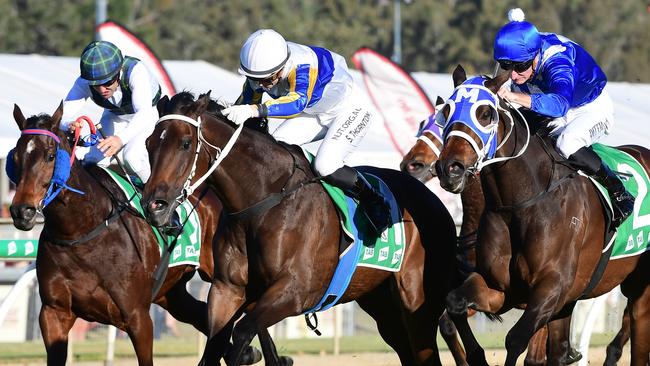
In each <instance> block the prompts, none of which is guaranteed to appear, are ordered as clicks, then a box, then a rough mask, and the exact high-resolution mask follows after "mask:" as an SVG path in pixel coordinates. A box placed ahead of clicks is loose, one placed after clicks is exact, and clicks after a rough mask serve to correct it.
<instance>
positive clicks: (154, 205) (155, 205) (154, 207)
mask: <svg viewBox="0 0 650 366" xmlns="http://www.w3.org/2000/svg"><path fill="white" fill-rule="evenodd" d="M167 206H169V204H168V203H167V201H165V200H154V201H152V202H151V203H150V204H149V210H150V211H151V212H159V211H162V210H164V209H165V208H166V207H167Z"/></svg>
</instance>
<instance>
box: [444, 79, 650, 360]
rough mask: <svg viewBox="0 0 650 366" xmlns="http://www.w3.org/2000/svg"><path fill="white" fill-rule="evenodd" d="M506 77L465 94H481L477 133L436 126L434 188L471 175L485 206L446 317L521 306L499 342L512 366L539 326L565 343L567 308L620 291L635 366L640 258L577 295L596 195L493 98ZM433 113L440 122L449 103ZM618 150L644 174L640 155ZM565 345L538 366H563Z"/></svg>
mask: <svg viewBox="0 0 650 366" xmlns="http://www.w3.org/2000/svg"><path fill="white" fill-rule="evenodd" d="M453 79H454V85H455V86H456V87H457V90H459V89H458V87H459V85H461V84H462V83H463V82H464V81H465V80H466V76H465V72H464V70H462V68H461V67H458V68H457V69H456V70H455V71H454V74H453ZM507 79H508V74H507V73H504V74H502V75H499V76H497V77H496V78H494V79H490V78H488V77H485V78H484V81H483V82H482V86H480V85H479V86H472V88H478V89H480V93H487V94H489V97H488V98H487V100H488V102H486V103H484V104H481V105H478V107H477V108H475V109H472V111H473V112H474V113H475V116H474V118H475V119H476V121H477V123H478V124H480V126H479V127H475V129H473V128H471V127H470V125H471V122H472V121H464V120H463V121H461V122H462V123H457V121H451V123H448V124H447V126H446V127H445V131H444V134H445V137H446V140H445V144H444V148H443V150H442V152H441V155H440V157H439V160H438V162H437V163H436V172H437V173H438V177H439V178H440V182H441V185H442V186H443V188H445V189H446V190H448V191H450V192H454V193H458V192H462V191H463V189H464V188H465V187H466V184H467V177H468V176H469V175H471V174H475V173H476V172H477V171H479V170H480V173H481V174H480V178H481V183H482V187H483V192H484V195H485V200H486V208H485V212H484V214H483V216H482V217H481V222H480V225H479V232H478V245H477V251H478V254H477V259H478V261H477V273H473V274H472V275H470V276H469V277H468V279H467V280H466V281H465V282H464V283H463V285H462V286H461V287H459V288H458V289H456V290H454V291H452V292H451V293H450V295H449V297H448V300H447V302H448V304H447V309H448V311H450V312H451V313H454V314H462V313H463V312H464V311H466V309H467V308H468V306H469V307H472V308H474V309H477V310H479V311H485V312H491V313H499V312H502V311H504V310H506V309H509V308H512V307H513V306H517V305H520V304H527V305H526V309H525V311H524V313H523V315H522V317H521V318H520V319H519V320H518V321H517V323H516V324H515V325H514V327H513V328H512V329H511V330H510V331H509V333H508V335H507V337H506V349H507V351H508V353H507V358H506V362H505V364H506V365H515V362H516V360H517V358H518V357H519V355H521V353H523V352H524V350H525V349H526V344H527V343H528V341H529V340H530V338H531V337H532V335H533V334H534V333H535V332H536V331H537V330H539V329H541V328H542V327H543V326H544V325H546V324H547V325H548V331H549V338H551V339H568V338H569V321H568V320H569V319H570V315H571V311H572V309H573V306H574V304H575V301H576V300H578V299H580V298H583V297H584V298H591V297H595V296H599V295H601V294H603V293H606V292H608V291H610V290H611V289H612V288H613V287H615V286H617V285H618V284H620V285H621V290H622V291H623V294H625V295H626V296H627V297H628V306H629V307H630V311H629V313H630V323H631V328H630V329H631V340H632V341H631V345H632V347H631V348H632V358H631V359H632V364H633V365H645V364H647V363H648V361H649V360H648V355H649V353H650V253H649V252H645V253H644V254H641V255H637V256H633V257H626V258H622V259H616V260H612V261H609V262H608V263H607V266H606V267H605V271H604V273H603V275H602V277H601V279H600V281H599V282H598V283H597V284H596V286H595V287H593V288H591V290H590V291H589V292H588V293H586V294H583V292H585V290H586V289H587V286H588V284H589V282H590V280H591V277H592V274H593V273H594V271H595V268H596V265H597V263H598V261H599V259H600V256H601V251H602V249H603V248H604V237H605V229H606V228H605V225H606V221H605V215H604V213H603V208H602V205H601V203H600V201H599V198H598V197H597V194H598V193H597V192H596V189H595V188H594V187H593V185H592V183H590V182H589V181H588V180H587V179H586V178H583V177H574V178H569V177H570V175H572V174H573V173H574V172H573V170H572V169H571V168H570V167H568V166H566V165H563V164H560V160H561V159H559V158H558V156H557V154H556V153H554V152H553V150H554V149H553V147H552V146H553V145H552V141H550V140H549V139H548V138H547V137H544V136H542V135H541V134H539V133H536V134H532V135H531V133H530V128H529V126H528V124H527V122H526V121H525V120H524V119H523V118H521V116H520V115H519V114H518V113H517V111H516V110H515V109H514V108H512V107H511V106H510V105H507V104H506V103H505V102H504V101H502V100H499V99H498V97H497V96H496V94H495V93H496V91H497V90H498V89H499V87H501V85H502V84H503V83H504V82H505V81H506V80H507ZM475 81H476V79H472V83H473V84H475ZM461 94H462V95H464V96H465V97H467V96H468V95H470V94H471V93H470V94H468V92H467V91H466V90H463V91H462V92H459V93H458V95H461ZM460 98H461V99H462V97H460ZM456 100H459V98H458V97H457V98H456ZM490 100H493V102H490ZM459 108H460V107H459ZM441 113H443V115H444V118H445V119H447V118H449V114H450V107H449V105H446V106H445V107H444V108H443V110H442V111H441ZM470 116H471V115H470ZM476 131H478V132H476ZM486 136H487V137H486ZM486 138H487V139H486ZM484 139H486V140H484ZM490 139H492V140H490ZM486 141H487V142H490V141H494V145H492V146H498V148H497V149H496V151H495V152H494V157H491V156H489V154H485V151H487V150H486V149H487V148H489V147H490V146H491V145H489V144H487V143H486ZM484 144H485V146H487V147H482V146H484ZM621 149H622V150H624V151H625V152H627V153H629V154H630V155H632V156H634V157H635V158H636V159H637V160H639V161H640V162H641V164H642V165H643V166H644V167H645V169H646V171H647V170H648V166H649V164H650V151H649V150H647V149H645V148H643V147H639V146H624V147H621ZM492 151H494V150H492ZM479 152H480V154H479ZM485 156H489V157H488V158H485V159H484V157H485ZM490 159H494V160H490ZM481 168H482V170H481ZM568 347H569V345H568V342H557V343H554V342H549V344H548V350H547V352H548V353H547V354H548V360H547V361H548V363H549V364H551V365H557V364H563V363H564V362H566V356H567V352H568Z"/></svg>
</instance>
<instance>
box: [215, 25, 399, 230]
mask: <svg viewBox="0 0 650 366" xmlns="http://www.w3.org/2000/svg"><path fill="white" fill-rule="evenodd" d="M239 58H240V65H239V73H240V74H241V75H244V76H246V81H245V83H244V88H243V91H242V93H241V95H240V97H239V98H238V99H237V101H236V103H235V105H233V106H230V107H228V108H225V109H224V110H223V114H224V115H225V116H226V117H227V118H228V119H229V120H231V121H232V122H234V123H236V124H241V123H243V122H244V121H246V120H247V119H249V118H254V117H273V118H281V119H284V120H285V121H283V122H282V123H281V124H280V126H279V127H278V128H277V129H276V130H275V131H273V133H272V135H273V137H275V139H276V140H279V141H284V142H286V143H290V144H296V145H303V144H307V143H310V142H314V141H318V140H322V143H321V145H320V147H319V148H318V152H317V153H316V157H315V159H314V162H313V167H314V170H315V171H316V173H317V174H318V175H320V176H322V177H323V179H324V180H325V181H326V182H328V183H330V184H333V185H335V186H337V187H339V188H341V189H343V190H344V191H345V192H346V193H348V194H349V195H350V196H352V197H354V198H356V199H358V200H359V203H360V205H361V207H362V208H363V209H364V211H365V212H366V214H367V216H368V219H369V220H370V223H371V224H372V226H373V227H374V229H375V231H377V232H379V233H381V232H383V231H384V230H385V229H386V228H387V227H388V226H389V224H390V222H389V221H390V220H389V217H390V216H389V208H388V204H387V203H386V200H385V199H384V198H383V197H382V195H381V194H380V193H379V192H378V191H376V190H375V189H374V188H373V187H372V186H371V185H370V184H369V183H368V182H367V181H366V179H365V178H364V177H363V176H362V175H361V174H359V173H358V172H357V171H356V170H355V169H354V168H351V167H349V166H347V165H345V164H344V162H343V160H344V159H345V158H346V157H347V156H348V155H349V154H350V153H351V152H352V151H354V150H355V149H356V148H357V146H359V143H360V142H361V140H362V139H363V137H364V136H365V135H366V132H367V131H368V130H369V129H370V124H371V122H372V120H373V119H372V115H371V113H370V111H369V109H368V107H367V106H366V105H365V104H366V103H365V102H364V100H363V99H362V98H361V96H360V93H359V91H358V90H357V89H356V87H355V85H354V81H353V79H352V75H350V72H349V71H348V66H347V64H346V62H345V59H344V58H343V57H342V56H340V55H338V54H336V53H334V52H332V51H329V50H327V49H325V48H321V47H314V46H305V45H301V44H297V43H293V42H287V41H285V39H284V38H283V37H282V35H280V34H279V33H277V32H276V31H274V30H272V29H260V30H258V31H256V32H255V33H253V34H251V35H250V36H249V37H248V39H247V40H246V42H244V45H243V46H242V49H241V52H240V56H239ZM264 93H266V94H268V95H269V96H270V97H271V99H269V100H267V101H265V102H262V95H263V94H264Z"/></svg>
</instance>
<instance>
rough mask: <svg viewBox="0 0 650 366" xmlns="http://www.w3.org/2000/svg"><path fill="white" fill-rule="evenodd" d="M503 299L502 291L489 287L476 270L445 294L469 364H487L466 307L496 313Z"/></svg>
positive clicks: (448, 309) (448, 308) (449, 312)
mask: <svg viewBox="0 0 650 366" xmlns="http://www.w3.org/2000/svg"><path fill="white" fill-rule="evenodd" d="M504 301H505V295H504V293H503V292H501V291H499V290H495V289H492V288H490V287H489V286H488V285H487V283H486V282H485V279H484V278H483V277H482V276H481V275H480V274H478V273H476V272H474V273H471V274H470V275H469V276H468V277H467V279H466V280H465V281H464V282H463V283H462V284H461V285H460V286H459V287H458V288H456V289H454V290H452V291H451V292H450V293H449V295H447V312H448V314H449V316H450V317H451V319H452V320H453V322H454V325H455V326H456V328H457V329H458V334H459V335H460V338H461V339H462V340H463V345H464V346H465V352H467V362H468V363H469V364H470V365H487V361H486V359H485V351H484V350H483V348H482V347H481V346H480V345H479V344H478V341H477V340H476V338H475V337H474V333H472V329H471V328H470V327H469V323H468V322H467V313H468V307H470V306H471V308H472V309H475V310H478V311H481V312H486V313H496V312H498V311H499V310H500V309H501V308H502V307H503V304H504Z"/></svg>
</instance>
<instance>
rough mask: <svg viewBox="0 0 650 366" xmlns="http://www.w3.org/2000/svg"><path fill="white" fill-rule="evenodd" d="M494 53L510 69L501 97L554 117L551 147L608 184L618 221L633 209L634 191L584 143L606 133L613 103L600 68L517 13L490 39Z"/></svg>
mask: <svg viewBox="0 0 650 366" xmlns="http://www.w3.org/2000/svg"><path fill="white" fill-rule="evenodd" d="M494 59H495V60H496V61H498V62H499V65H500V66H501V68H502V69H504V70H507V71H508V72H510V79H511V80H512V82H513V85H512V90H510V89H508V88H506V87H504V88H502V89H501V90H499V92H498V94H499V96H500V97H502V98H504V99H506V100H509V101H511V102H514V103H517V104H519V105H521V106H523V107H525V108H528V109H531V110H532V111H534V112H537V113H539V114H541V115H544V116H548V117H553V118H554V119H553V120H552V121H551V122H550V123H549V126H550V127H551V128H552V129H551V136H553V137H555V138H556V148H557V150H558V151H559V152H560V154H561V155H562V156H564V157H565V158H568V159H569V161H570V162H572V163H573V164H574V166H575V167H576V168H578V169H581V170H582V171H584V172H585V173H587V174H588V175H590V176H593V177H594V178H595V179H596V180H598V181H599V182H600V183H601V184H603V185H604V186H605V187H607V190H608V191H609V192H610V198H611V199H612V203H613V205H614V221H615V223H620V222H622V221H623V220H625V218H627V217H628V216H629V215H630V214H631V213H632V211H633V209H634V197H633V196H632V195H630V193H629V192H627V191H626V189H625V187H623V184H622V182H621V181H620V179H619V178H618V176H617V175H616V174H615V173H614V172H612V171H611V170H610V169H609V167H607V165H606V164H604V163H603V162H602V161H601V160H600V158H599V157H598V155H597V154H596V153H594V152H593V151H592V150H591V149H590V148H589V146H591V145H592V144H593V143H594V142H597V141H598V140H600V139H601V138H602V137H604V136H605V135H607V134H608V133H609V130H610V128H611V127H612V125H613V124H614V107H613V103H612V100H611V98H610V97H609V95H608V94H607V92H606V91H605V90H604V88H605V85H606V84H607V77H606V76H605V73H604V72H603V71H602V70H601V68H600V67H599V66H598V64H597V63H596V61H595V60H594V59H593V57H592V56H591V55H590V54H589V53H588V52H587V51H586V50H585V49H584V48H583V47H582V46H580V45H579V44H577V43H575V42H573V41H571V40H569V39H568V38H566V37H563V36H561V35H557V34H553V33H540V32H539V31H538V30H537V28H536V27H535V26H534V25H533V24H531V23H529V22H527V21H524V20H523V16H522V17H521V18H520V19H516V20H514V21H511V22H510V23H508V24H506V25H504V26H503V27H502V28H501V29H500V30H499V32H498V33H497V35H496V38H495V40H494Z"/></svg>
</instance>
